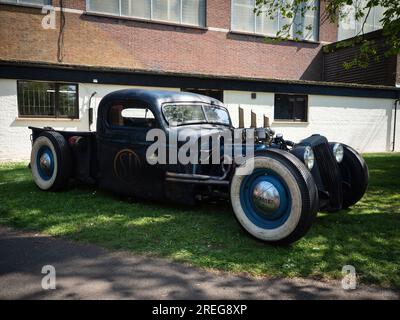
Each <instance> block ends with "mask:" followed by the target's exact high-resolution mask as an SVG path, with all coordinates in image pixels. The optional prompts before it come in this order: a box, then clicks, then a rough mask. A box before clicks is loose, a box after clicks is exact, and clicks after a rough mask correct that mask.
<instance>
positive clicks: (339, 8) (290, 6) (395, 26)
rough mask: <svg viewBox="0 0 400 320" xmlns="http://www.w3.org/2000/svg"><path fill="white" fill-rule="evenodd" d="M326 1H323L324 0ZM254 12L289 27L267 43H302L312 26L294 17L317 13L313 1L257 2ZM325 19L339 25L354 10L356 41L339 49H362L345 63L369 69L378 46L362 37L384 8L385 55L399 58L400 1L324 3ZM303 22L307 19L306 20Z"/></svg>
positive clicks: (350, 0)
mask: <svg viewBox="0 0 400 320" xmlns="http://www.w3.org/2000/svg"><path fill="white" fill-rule="evenodd" d="M321 1H323V0H321ZM255 4H256V5H255V9H254V12H255V13H256V14H257V15H265V16H266V17H267V19H276V17H277V16H278V15H279V16H280V17H282V18H284V20H285V21H287V23H285V24H284V25H282V26H281V27H280V29H279V30H278V31H277V34H276V37H274V38H268V39H267V40H268V41H282V40H288V39H291V40H295V41H296V40H301V39H303V38H305V33H306V32H309V31H310V30H312V28H313V25H311V24H310V25H306V26H304V25H303V26H300V27H299V26H298V25H296V24H297V23H298V22H296V19H294V17H296V16H297V17H298V16H300V17H304V16H305V14H306V13H307V12H309V11H313V10H314V11H315V10H318V7H317V6H316V2H315V1H314V0H256V2H255ZM325 4H326V5H325V10H324V19H327V20H329V21H330V22H331V23H338V21H339V20H340V19H343V18H345V16H346V15H348V14H349V12H348V11H346V10H344V8H346V6H354V12H353V14H354V18H355V20H356V21H357V22H359V23H360V24H361V28H360V30H358V32H357V34H356V36H355V37H354V38H351V39H348V40H346V41H344V42H342V43H341V44H340V46H354V45H356V44H357V45H359V47H360V50H359V54H358V56H357V57H355V58H354V59H353V60H352V61H349V62H346V64H345V67H346V68H350V67H352V66H360V67H366V66H367V65H368V62H369V60H370V59H371V58H375V59H378V57H377V45H376V43H375V42H374V41H373V40H368V39H365V38H364V37H362V35H363V34H364V33H366V32H365V25H366V21H367V19H368V17H369V15H370V13H371V10H372V8H374V7H377V6H380V7H382V8H383V17H382V19H381V20H380V23H381V24H382V34H383V36H384V38H385V42H386V49H385V50H386V51H385V55H386V56H389V55H397V54H399V53H400V1H399V0H366V1H361V0H325ZM297 20H300V21H301V20H302V19H297ZM303 20H304V19H303Z"/></svg>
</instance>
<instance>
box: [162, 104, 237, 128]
mask: <svg viewBox="0 0 400 320" xmlns="http://www.w3.org/2000/svg"><path fill="white" fill-rule="evenodd" d="M162 109H163V113H164V116H165V118H166V120H167V121H168V123H169V125H175V126H181V125H185V124H192V123H218V124H224V125H228V126H229V125H230V124H231V122H230V119H229V113H228V111H227V110H226V109H225V108H223V107H220V106H213V105H207V104H204V105H202V104H168V105H165V106H163V108H162Z"/></svg>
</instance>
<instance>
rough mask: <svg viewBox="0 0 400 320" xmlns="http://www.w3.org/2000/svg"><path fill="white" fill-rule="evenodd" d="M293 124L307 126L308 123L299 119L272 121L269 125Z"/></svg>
mask: <svg viewBox="0 0 400 320" xmlns="http://www.w3.org/2000/svg"><path fill="white" fill-rule="evenodd" d="M289 124H290V125H295V126H302V125H303V126H307V125H309V124H310V123H309V122H308V121H305V122H300V121H274V122H272V124H271V126H279V125H285V126H287V125H289Z"/></svg>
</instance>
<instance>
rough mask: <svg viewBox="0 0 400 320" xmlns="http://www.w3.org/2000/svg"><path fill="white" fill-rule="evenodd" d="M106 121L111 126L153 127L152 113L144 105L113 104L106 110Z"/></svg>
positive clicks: (154, 124)
mask: <svg viewBox="0 0 400 320" xmlns="http://www.w3.org/2000/svg"><path fill="white" fill-rule="evenodd" d="M108 123H109V124H110V125H112V126H120V127H133V128H155V127H156V124H157V122H156V119H155V118H154V114H153V113H152V112H151V111H150V110H149V109H147V108H144V107H133V106H124V105H120V104H118V105H113V106H111V108H110V110H109V111H108Z"/></svg>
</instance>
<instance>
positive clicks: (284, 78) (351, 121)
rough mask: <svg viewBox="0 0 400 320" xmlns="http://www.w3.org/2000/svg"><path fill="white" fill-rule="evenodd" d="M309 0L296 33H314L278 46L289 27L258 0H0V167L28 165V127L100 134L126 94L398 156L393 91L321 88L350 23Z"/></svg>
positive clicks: (359, 87) (388, 88)
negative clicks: (205, 103)
mask: <svg viewBox="0 0 400 320" xmlns="http://www.w3.org/2000/svg"><path fill="white" fill-rule="evenodd" d="M310 1H311V0H310ZM312 2H313V3H314V4H315V8H316V10H312V11H310V12H308V13H307V14H306V15H305V17H304V18H302V19H303V20H304V21H303V20H301V19H300V20H301V21H300V20H299V23H297V24H296V25H297V26H298V27H297V28H303V30H305V26H306V25H307V24H312V25H313V29H312V31H311V32H308V33H307V32H304V35H303V39H296V41H294V40H295V39H294V40H293V41H292V40H288V41H283V42H273V41H265V37H266V36H273V35H274V34H275V32H276V30H277V29H278V28H279V27H280V26H281V25H282V24H283V23H284V22H285V21H284V19H283V18H282V17H279V16H277V17H276V19H274V20H273V22H271V21H270V19H269V20H268V19H266V18H263V17H260V16H256V15H255V14H254V12H253V11H252V8H253V5H254V0H135V1H132V0H110V1H100V0H87V1H84V0H64V1H60V0H53V1H47V0H0V39H1V46H0V161H9V160H25V159H28V158H29V154H30V141H29V134H30V132H29V130H28V129H27V126H29V125H31V126H51V127H54V128H57V129H68V130H79V131H86V130H95V129H96V128H95V122H96V119H95V118H96V110H97V109H96V108H97V105H98V103H99V101H100V100H101V98H102V97H103V96H104V95H105V94H107V93H109V92H111V91H114V90H117V89H120V88H129V87H132V88H134V87H142V88H159V89H167V90H185V91H193V92H199V93H203V94H207V95H212V96H213V97H216V98H218V99H220V100H222V101H223V102H224V103H225V104H226V106H227V107H228V109H229V110H230V113H231V116H232V119H233V123H234V124H236V125H237V122H238V108H239V107H241V108H243V109H244V110H245V124H246V125H249V124H250V112H251V111H253V112H255V113H256V114H257V116H258V117H259V119H260V123H259V124H260V125H262V122H261V119H262V116H263V115H264V114H266V115H267V116H268V117H269V118H270V121H271V126H272V127H273V128H274V129H275V130H277V131H280V132H282V133H284V135H285V137H287V138H288V139H291V140H298V139H301V138H304V137H306V136H307V135H309V134H312V133H321V134H324V135H326V136H327V137H328V138H329V139H330V140H337V141H342V142H344V143H348V144H350V145H352V146H354V147H355V148H356V149H358V150H359V151H362V152H369V151H390V150H392V149H393V147H394V148H395V149H396V150H400V145H398V144H396V143H394V142H395V141H394V140H395V136H396V133H397V132H396V133H395V132H394V127H395V122H396V120H397V119H396V117H395V103H396V100H397V99H398V98H399V90H398V89H397V88H396V87H395V86H387V85H385V86H381V85H379V86H378V85H373V86H372V85H365V84H362V85H360V84H340V83H336V82H335V83H332V82H324V81H323V80H324V75H325V73H324V68H325V64H324V54H323V47H324V46H325V45H329V44H330V43H332V42H335V41H337V40H338V30H342V29H343V26H341V27H340V26H339V27H340V28H339V27H338V26H337V25H336V24H333V23H330V22H329V21H328V20H327V19H326V18H324V6H325V4H324V1H314V0H312ZM43 6H45V7H43ZM296 19H297V18H296ZM341 32H342V31H341ZM295 34H296V33H295V31H293V35H295ZM294 37H295V36H294ZM335 81H336V80H335ZM90 109H92V111H93V115H94V116H93V119H92V118H91V116H90V114H91V111H90ZM398 114H399V113H397V118H398V117H399V116H398ZM397 128H399V126H397ZM396 131H400V130H399V129H397V130H396Z"/></svg>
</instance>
